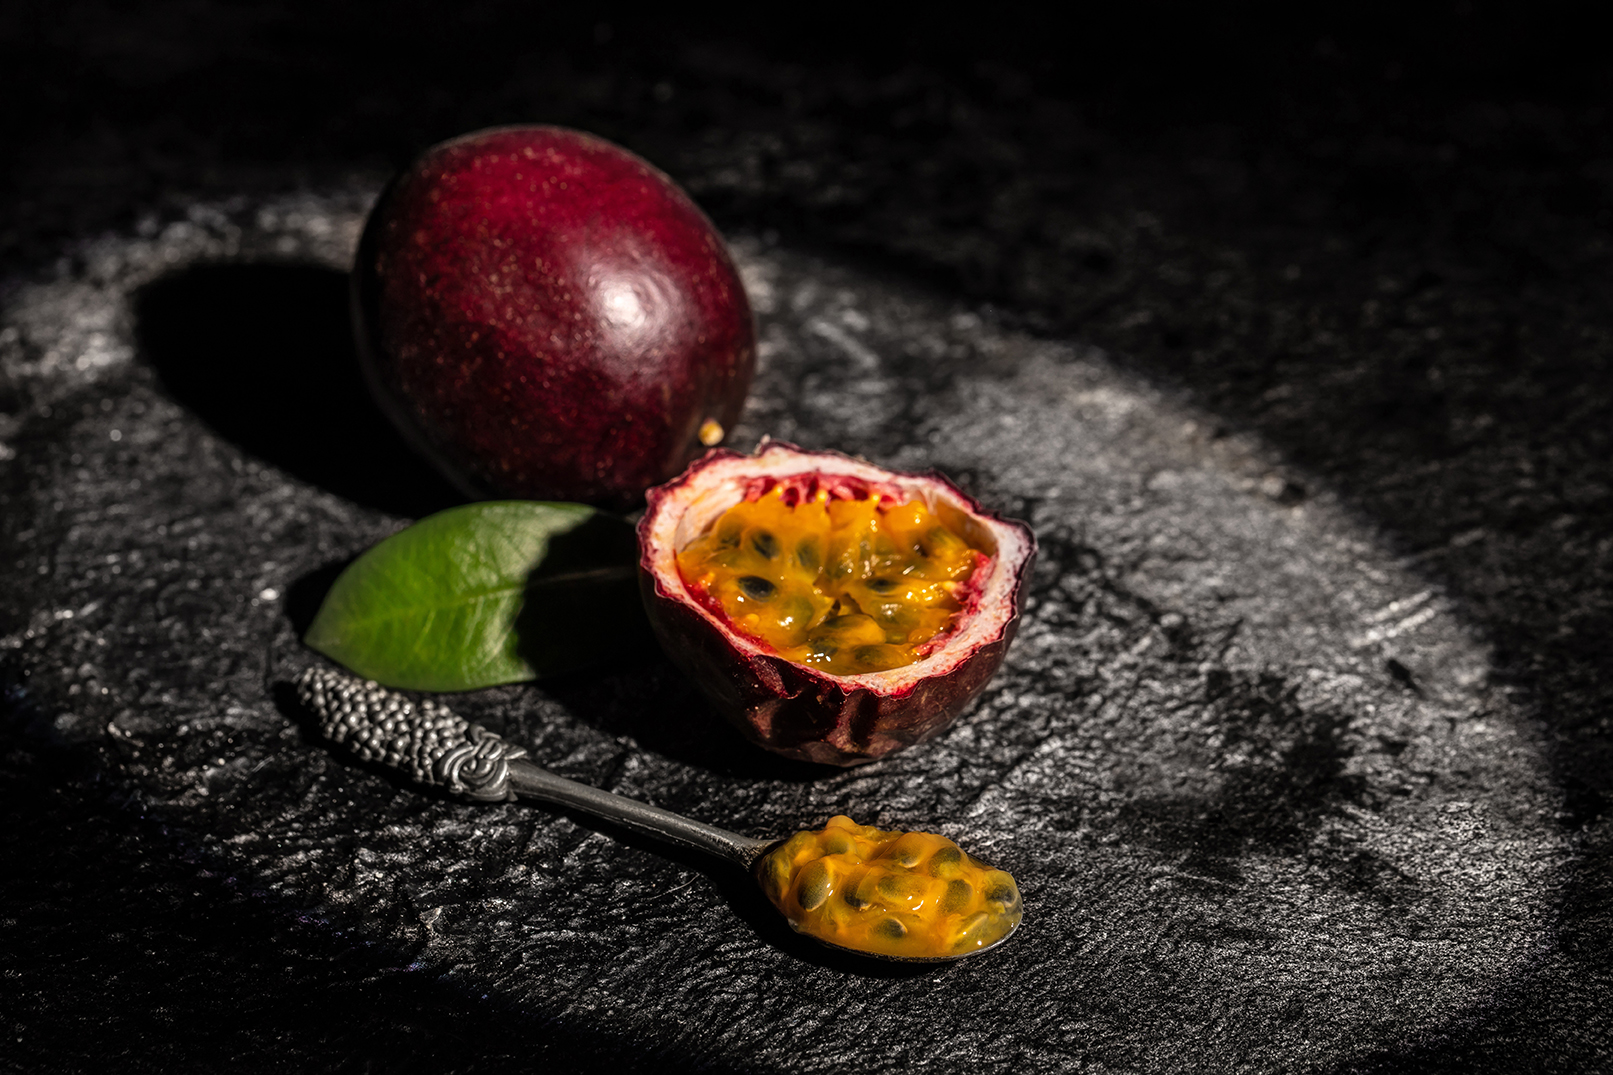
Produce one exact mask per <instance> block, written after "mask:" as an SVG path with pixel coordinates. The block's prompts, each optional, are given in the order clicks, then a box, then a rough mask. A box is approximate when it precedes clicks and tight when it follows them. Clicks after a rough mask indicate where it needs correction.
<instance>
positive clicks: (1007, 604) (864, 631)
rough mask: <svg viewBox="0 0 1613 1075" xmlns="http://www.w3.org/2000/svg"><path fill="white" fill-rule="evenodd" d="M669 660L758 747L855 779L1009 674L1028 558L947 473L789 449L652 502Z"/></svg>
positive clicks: (1016, 529) (774, 446)
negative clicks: (899, 469)
mask: <svg viewBox="0 0 1613 1075" xmlns="http://www.w3.org/2000/svg"><path fill="white" fill-rule="evenodd" d="M638 533H639V554H640V559H639V569H640V570H639V580H640V585H641V587H642V590H643V594H644V601H645V607H646V609H647V610H648V612H649V616H650V621H651V623H652V624H653V625H654V627H655V631H656V634H657V635H658V636H659V638H660V640H661V643H662V645H663V646H664V647H665V648H666V650H667V652H668V653H669V654H670V655H671V657H672V658H673V660H674V661H675V662H676V663H677V664H678V665H679V666H680V667H681V668H682V669H683V670H684V671H685V672H686V673H687V674H688V675H689V676H690V678H692V679H693V680H694V681H695V682H696V683H697V684H699V686H700V687H701V688H703V689H704V691H705V692H706V694H707V695H708V696H709V697H710V698H711V700H712V702H713V703H714V704H715V705H716V707H717V708H718V709H719V710H720V711H721V712H722V713H723V714H724V715H725V716H726V717H728V718H729V719H730V720H731V721H733V722H734V723H735V724H736V725H737V726H738V727H739V729H740V730H741V731H743V732H744V733H745V734H746V735H747V736H748V737H749V738H750V739H752V740H753V741H754V742H756V743H757V744H759V745H760V746H763V747H765V748H767V749H768V750H772V751H775V752H777V753H779V754H784V755H787V756H789V757H793V758H800V759H803V760H807V761H814V762H827V763H829V764H833V765H855V764H858V763H860V762H866V761H872V760H874V759H876V758H879V757H882V756H884V755H886V754H888V753H890V752H891V751H893V750H897V749H899V748H901V747H904V746H908V745H911V744H913V743H917V742H920V741H921V740H924V739H928V738H929V737H931V736H933V735H935V734H937V733H938V732H940V731H941V730H942V729H944V728H945V727H946V726H947V725H948V724H950V723H951V722H952V721H953V719H954V718H956V717H957V715H958V713H959V712H960V711H962V709H963V707H964V706H965V705H967V704H968V703H969V701H970V700H971V699H973V698H974V697H975V695H977V694H978V693H979V692H980V690H981V688H982V687H984V686H985V685H986V681H987V680H989V679H990V678H991V676H992V674H993V673H994V672H996V670H997V667H998V665H1000V664H1001V663H1002V659H1003V655H1004V654H1005V653H1006V652H1007V649H1008V644H1009V642H1010V641H1011V640H1012V638H1013V636H1014V631H1015V628H1016V627H1017V625H1018V623H1019V613H1020V583H1021V580H1022V579H1023V577H1024V574H1025V571H1026V569H1027V568H1028V566H1029V564H1030V562H1031V557H1032V556H1033V555H1034V553H1035V550H1036V542H1035V539H1034V538H1033V537H1032V535H1031V532H1030V530H1029V528H1028V527H1026V526H1025V525H1024V524H1023V523H1019V522H1014V521H1012V520H1008V519H1002V518H999V517H997V516H995V515H992V514H990V513H988V512H986V511H984V510H982V508H981V507H980V505H979V504H978V503H976V502H975V501H974V500H972V499H970V498H969V497H968V496H965V495H964V494H963V493H962V492H960V491H959V490H958V489H957V488H956V487H954V486H953V485H952V484H951V483H950V482H948V481H947V480H946V479H945V478H942V477H941V476H940V475H937V474H900V473H895V472H892V471H888V470H883V469H881V468H879V467H876V466H874V465H872V464H870V463H867V462H864V461H862V460H858V459H852V458H849V457H847V456H844V455H840V454H838V453H835V452H808V451H802V450H800V449H799V448H796V447H794V446H793V445H789V444H784V443H781V442H777V441H775V442H772V443H769V444H766V445H764V446H763V447H762V449H761V450H760V451H759V452H758V453H757V454H756V455H752V456H747V455H741V454H739V453H737V452H732V451H727V450H717V451H712V452H709V453H707V454H706V456H705V457H704V458H703V459H701V460H699V461H698V462H696V463H695V464H694V465H692V466H691V467H690V468H689V469H688V470H686V471H685V472H684V473H683V474H682V475H680V476H679V477H678V478H676V479H675V480H673V481H671V482H668V483H667V484H665V485H662V486H660V487H658V488H655V489H652V490H650V492H649V507H648V510H647V511H646V513H645V515H644V517H643V519H642V520H640V522H639V527H638Z"/></svg>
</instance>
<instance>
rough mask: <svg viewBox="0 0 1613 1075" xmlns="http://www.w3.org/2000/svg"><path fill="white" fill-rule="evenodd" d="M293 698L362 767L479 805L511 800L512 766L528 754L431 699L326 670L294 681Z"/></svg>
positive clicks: (309, 670)
mask: <svg viewBox="0 0 1613 1075" xmlns="http://www.w3.org/2000/svg"><path fill="white" fill-rule="evenodd" d="M296 686H297V698H298V700H299V701H301V702H302V704H303V705H304V706H306V707H307V708H308V709H309V711H310V712H312V713H313V714H314V715H315V716H317V717H318V718H319V730H320V731H321V732H322V733H324V735H325V737H326V738H328V739H330V740H331V741H332V742H336V743H343V744H345V745H346V746H347V747H348V748H349V749H351V750H352V751H353V752H354V753H355V754H357V755H358V756H359V757H360V758H362V759H363V760H364V761H375V762H380V763H381V764H383V765H390V766H391V767H392V768H394V769H397V770H400V771H401V772H403V773H406V774H407V775H408V776H410V777H411V778H412V779H414V780H415V782H416V783H420V784H431V785H435V786H440V787H443V788H446V789H447V790H449V791H451V792H453V793H454V794H456V795H463V796H464V797H466V798H467V799H475V800H476V801H478V802H504V801H506V800H512V799H514V798H515V792H514V791H513V790H512V789H511V787H510V762H512V761H515V760H516V759H518V758H524V757H526V749H525V748H524V747H518V746H516V745H515V744H513V743H507V742H505V741H504V740H503V739H500V738H499V737H498V736H497V735H495V734H493V733H492V732H490V731H488V730H487V729H486V728H483V727H482V726H481V725H480V724H472V723H470V722H469V721H467V720H465V718H463V717H461V716H459V715H458V714H456V713H454V712H453V711H452V710H450V709H449V708H448V707H447V706H445V705H441V704H439V703H437V702H434V701H432V700H431V699H429V698H428V699H425V700H423V701H420V702H413V701H410V700H409V699H408V698H405V697H404V696H403V695H401V694H398V693H397V692H395V691H389V690H387V689H386V688H385V687H382V686H380V685H379V684H377V683H374V682H372V681H369V680H363V679H359V678H357V677H356V676H350V675H347V674H346V673H344V672H337V671H335V670H333V669H329V668H309V669H308V670H307V671H305V672H303V673H302V675H300V676H298V677H297V679H296Z"/></svg>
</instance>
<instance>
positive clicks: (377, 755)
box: [295, 668, 1018, 963]
mask: <svg viewBox="0 0 1613 1075" xmlns="http://www.w3.org/2000/svg"><path fill="white" fill-rule="evenodd" d="M295 686H296V690H297V698H298V700H299V701H300V702H301V703H302V704H303V706H304V707H306V708H307V709H308V710H309V711H310V712H311V713H313V714H314V715H315V716H316V717H318V718H319V730H320V732H321V733H323V734H324V736H325V737H326V738H327V739H329V740H331V741H332V742H334V743H340V744H343V745H345V746H346V747H347V748H348V749H350V750H351V751H353V752H354V753H355V754H357V755H358V757H359V758H360V759H361V760H363V761H369V762H379V763H381V764H383V765H387V766H390V767H391V768H393V769H397V770H399V771H400V772H402V773H404V774H405V775H406V776H408V777H409V778H411V779H412V780H413V781H414V782H415V783H417V784H424V785H428V786H433V787H441V788H443V789H444V790H446V791H448V792H450V793H452V794H454V795H458V796H461V797H463V798H466V799H470V800H472V801H475V802H511V801H514V800H515V799H516V798H517V797H521V798H527V799H538V800H540V801H542V802H547V803H553V804H555V805H557V806H566V807H570V808H572V809H574V810H581V811H582V812H583V813H585V814H591V815H593V816H594V817H597V818H602V819H604V820H605V821H609V822H612V823H613V824H616V825H620V826H621V827H622V828H624V829H630V830H632V831H633V832H637V833H640V834H642V835H645V836H651V837H654V838H655V839H657V840H664V841H666V842H667V843H670V844H675V845H677V846H679V847H687V848H692V849H694V850H696V851H701V852H704V853H706V854H708V855H713V856H715V857H717V858H719V859H722V860H724V861H726V862H730V863H732V864H734V865H735V866H738V867H739V868H740V869H741V870H744V871H745V872H746V873H748V874H750V875H751V876H752V877H753V878H754V877H755V874H756V867H757V865H758V863H759V862H760V861H761V859H762V857H763V856H764V855H765V854H766V853H767V852H768V851H770V850H771V849H772V848H774V847H776V846H778V845H779V844H780V843H781V842H782V841H781V840H777V839H775V840H758V839H755V838H754V837H750V836H741V835H739V834H738V833H737V832H729V831H728V830H727V829H719V828H717V826H715V825H707V824H705V823H704V822H700V821H694V820H691V819H689V818H686V817H684V816H682V815H681V814H674V813H673V812H672V811H670V810H663V809H661V808H660V807H659V806H651V805H650V804H649V803H642V802H639V801H638V800H636V799H628V798H625V797H623V796H621V795H615V794H612V793H611V792H608V791H601V790H600V789H599V788H595V787H590V786H589V785H587V784H579V783H577V782H576V781H575V780H567V779H566V778H565V777H563V776H556V775H554V774H553V773H551V772H549V771H548V770H547V769H543V768H541V767H539V766H537V765H534V764H533V763H532V762H530V761H528V760H527V757H526V748H525V747H520V746H516V745H515V744H514V743H510V742H507V741H505V740H504V739H502V738H500V737H499V736H498V735H496V734H494V733H493V732H490V731H488V730H487V729H486V728H483V727H482V726H481V725H479V724H471V723H470V722H469V721H467V720H465V719H464V718H463V717H460V716H458V715H457V714H455V713H454V712H453V711H452V710H450V709H449V708H448V707H447V706H445V705H443V704H442V703H440V702H436V701H433V700H432V699H430V698H427V699H424V700H422V701H420V702H414V701H412V700H410V699H409V698H406V697H404V696H403V695H402V694H399V693H397V692H396V691H392V690H388V689H387V688H385V687H382V686H380V685H379V684H377V683H375V682H373V681H369V680H363V679H359V678H358V677H356V676H352V675H349V674H347V673H345V672H338V671H336V670H334V669H331V668H308V669H307V670H305V671H304V672H303V673H302V674H301V675H299V676H298V677H297V678H296V680H295ZM769 906H771V903H769ZM1014 928H1015V929H1017V928H1018V925H1017V924H1016V925H1015V927H1014ZM1013 932H1014V930H1012V929H1011V930H1009V931H1008V932H1007V933H1005V934H1004V935H1003V936H1001V937H999V938H997V939H996V940H995V941H993V942H991V943H990V944H987V945H985V946H984V947H981V948H976V949H973V950H972V951H968V952H964V953H961V954H959V955H946V956H892V955H885V954H883V953H876V952H866V951H863V950H862V949H859V948H849V947H845V946H842V945H837V944H833V943H831V942H829V941H826V940H824V939H823V938H821V937H813V938H812V939H813V940H815V941H817V942H818V943H820V944H823V945H825V946H827V947H829V948H833V949H835V950H836V951H841V952H853V953H855V954H857V955H859V956H864V957H867V958H873V959H884V960H891V961H894V962H899V963H950V962H953V961H954V960H957V959H963V958H966V957H968V956H975V955H980V954H981V953H982V952H989V951H991V950H992V949H993V948H996V947H997V946H998V945H1000V944H1001V943H1002V942H1003V941H1006V940H1007V939H1008V938H1009V937H1010V936H1012V935H1013ZM807 936H812V935H811V934H807Z"/></svg>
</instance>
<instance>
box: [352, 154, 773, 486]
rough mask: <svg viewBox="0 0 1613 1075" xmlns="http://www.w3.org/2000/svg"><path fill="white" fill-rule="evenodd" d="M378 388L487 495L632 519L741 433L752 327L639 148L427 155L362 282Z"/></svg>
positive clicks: (360, 304) (412, 429)
mask: <svg viewBox="0 0 1613 1075" xmlns="http://www.w3.org/2000/svg"><path fill="white" fill-rule="evenodd" d="M353 312H354V325H355V330H356V332H357V336H358V343H359V353H360V357H361V361H362V363H363V366H364V369H365V373H366V376H367V378H368V380H369V382H370V387H371V389H372V391H373V392H374V393H375V396H376V398H377V400H378V401H379V403H380V405H381V407H382V409H383V410H384V411H386V413H387V414H388V415H389V416H390V417H391V419H392V420H393V422H394V423H396V424H397V425H398V427H399V428H400V429H402V430H403V432H404V434H405V435H406V436H407V437H409V438H410V440H411V441H413V443H414V444H415V446H416V447H417V448H418V449H419V450H420V451H421V452H423V453H424V454H425V455H426V456H427V457H428V458H429V459H431V460H432V461H433V462H434V463H436V464H437V466H438V468H439V469H441V470H442V471H443V472H444V473H445V474H447V475H448V477H449V478H450V479H452V480H453V481H454V482H455V483H456V484H458V485H459V486H460V487H461V488H462V489H463V490H464V491H465V492H467V493H468V494H470V495H471V496H475V497H485V496H502V497H518V498H529V499H550V500H580V501H586V502H589V503H593V504H600V505H604V506H609V507H614V508H627V507H631V506H634V505H635V504H637V503H639V502H640V501H641V500H642V497H643V494H644V490H645V489H647V488H649V487H650V486H651V485H654V484H656V483H658V482H663V481H665V480H667V479H668V478H670V477H671V476H672V475H674V474H676V473H678V471H679V470H681V469H682V468H683V467H684V465H685V464H687V463H688V462H689V460H690V459H692V458H693V457H694V456H695V455H696V454H698V453H699V452H700V451H701V450H702V449H703V447H709V446H711V445H713V444H716V443H718V442H719V441H720V440H721V439H722V437H723V435H724V433H725V431H726V430H728V429H730V428H732V426H733V424H734V422H735V421H736V420H737V419H738V417H739V411H740V408H741V406H743V404H744V401H745V394H746V392H747V391H748V390H749V388H750V382H751V375H752V372H753V370H754V367H755V355H756V331H755V322H754V320H753V318H752V315H751V310H750V305H749V303H748V302H747V300H746V297H745V289H744V286H743V285H742V284H741V283H740V279H739V274H738V273H737V272H736V271H735V269H734V264H733V261H732V260H731V259H730V258H729V255H728V251H727V249H726V247H725V246H724V245H723V241H722V238H721V237H720V236H719V235H718V234H717V232H716V230H715V229H714V228H713V227H712V226H711V222H710V221H708V220H707V219H706V217H705V216H704V215H703V214H702V213H701V212H700V210H699V209H698V208H697V207H696V206H695V204H694V203H693V202H692V201H690V200H689V198H688V197H687V196H686V195H685V194H684V193H683V192H682V191H681V190H679V189H678V187H677V186H676V185H674V184H673V182H672V181H671V180H670V179H668V178H667V177H666V176H665V175H663V174H661V173H660V172H659V171H657V170H656V169H655V168H653V167H651V166H650V165H649V164H648V163H646V162H645V161H643V160H641V159H640V158H638V157H636V156H634V155H633V154H632V153H629V152H627V151H626V150H624V149H622V148H620V147H619V146H615V145H612V144H611V143H609V142H606V141H603V140H602V139H599V138H595V137H593V136H591V135H587V134H583V133H580V132H578V131H570V130H564V129H561V128H558V127H503V128H495V129H492V130H486V131H479V132H477V133H475V134H469V135H465V136H464V137H461V138H456V139H453V140H452V141H448V142H444V143H442V144H441V145H438V146H435V147H433V148H432V149H429V150H427V151H426V152H425V153H424V154H423V155H422V156H421V157H420V158H419V159H418V160H416V161H415V162H414V163H413V164H412V165H410V166H409V168H407V169H406V170H405V171H404V172H403V173H402V174H401V175H399V176H398V177H397V178H396V179H394V180H393V182H392V184H391V185H390V186H389V187H388V188H387V190H386V191H385V192H384V193H383V194H382V196H381V198H380V201H379V202H378V203H377V204H376V206H375V208H374V210H373V211H372V212H371V214H370V218H369V222H368V224H367V226H366V227H365V231H364V236H363V239H362V241H361V243H360V245H359V252H358V258H357V263H356V265H355V267H354V272H353Z"/></svg>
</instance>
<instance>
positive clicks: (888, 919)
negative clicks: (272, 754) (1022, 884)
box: [761, 815, 1021, 958]
mask: <svg viewBox="0 0 1613 1075" xmlns="http://www.w3.org/2000/svg"><path fill="white" fill-rule="evenodd" d="M761 878H762V885H763V887H764V888H766V890H767V894H768V897H769V898H770V899H772V901H773V903H774V904H775V905H777V907H778V909H779V910H780V911H783V912H784V916H785V917H786V918H787V919H789V921H790V925H792V926H794V927H795V928H796V930H797V931H798V932H801V933H805V934H807V935H808V936H811V937H816V938H818V939H819V940H820V941H828V942H829V943H830V944H835V945H839V946H840V947H842V948H854V949H856V950H858V951H861V952H871V953H874V954H876V955H886V956H907V957H918V958H948V957H953V956H963V955H968V954H969V953H970V952H972V951H974V950H976V949H978V948H984V947H986V946H987V945H989V944H991V943H992V942H994V941H996V940H998V939H1000V938H1002V937H1005V936H1007V934H1008V932H1009V931H1010V930H1012V929H1013V928H1014V927H1015V926H1017V925H1018V924H1019V918H1020V913H1021V911H1020V902H1019V888H1018V886H1016V885H1015V884H1014V879H1013V878H1012V877H1010V876H1009V875H1008V874H1007V873H1005V872H1004V871H1002V870H994V869H992V868H991V867H989V866H985V865H982V864H981V863H979V862H976V861H975V860H974V859H972V858H970V857H969V856H968V855H967V854H965V853H964V852H963V851H961V850H960V849H959V848H958V845H957V844H955V843H953V842H952V841H951V840H948V839H947V838H946V837H944V836H936V835H934V834H932V833H928V832H884V831H881V830H880V829H876V828H873V827H871V826H868V825H859V824H857V823H856V822H855V821H853V820H851V818H849V817H846V816H844V815H836V816H835V817H832V818H830V819H829V823H828V824H827V825H825V826H824V827H823V828H822V829H820V830H819V831H817V832H798V833H796V834H795V835H794V836H792V837H790V838H789V839H788V840H786V841H785V842H784V843H783V844H782V845H780V846H779V847H778V848H777V849H775V850H774V851H772V852H770V853H769V854H768V855H767V857H766V858H764V859H763V860H762V864H761Z"/></svg>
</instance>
